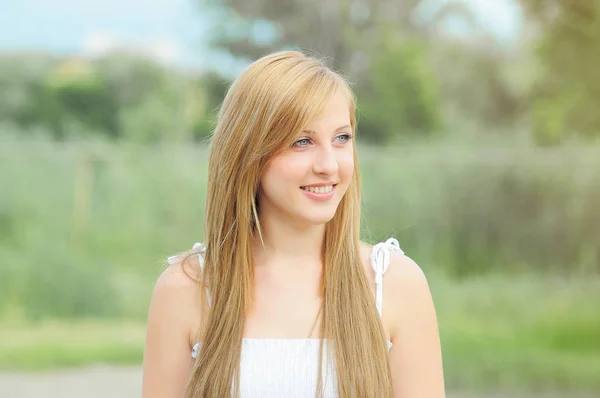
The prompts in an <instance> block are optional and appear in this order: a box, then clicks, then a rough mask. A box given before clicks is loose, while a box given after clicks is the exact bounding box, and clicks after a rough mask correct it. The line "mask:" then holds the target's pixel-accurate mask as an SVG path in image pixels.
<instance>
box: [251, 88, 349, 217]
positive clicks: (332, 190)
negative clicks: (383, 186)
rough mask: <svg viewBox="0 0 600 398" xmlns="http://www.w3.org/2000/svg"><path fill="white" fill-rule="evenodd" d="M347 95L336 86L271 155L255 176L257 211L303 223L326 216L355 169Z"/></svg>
mask: <svg viewBox="0 0 600 398" xmlns="http://www.w3.org/2000/svg"><path fill="white" fill-rule="evenodd" d="M348 108H349V107H348V98H347V97H346V96H345V95H344V94H343V93H340V92H338V93H337V94H336V95H335V96H334V97H333V98H332V100H331V101H330V103H329V104H328V105H327V106H326V107H325V109H324V110H323V112H322V113H321V114H320V115H319V116H318V117H316V118H315V119H314V120H312V121H311V122H310V123H309V124H308V125H307V126H305V128H304V129H303V131H301V132H298V135H297V139H296V142H295V143H294V145H293V146H292V147H290V148H287V149H286V150H284V151H283V152H282V153H280V154H278V155H276V156H275V157H274V158H273V159H271V161H270V162H269V164H268V165H267V168H266V170H265V172H264V174H263V176H262V178H261V181H260V192H259V198H258V201H259V209H260V216H261V218H263V217H271V216H275V217H281V218H283V219H286V218H287V219H289V220H290V221H292V222H300V223H302V224H307V223H308V224H313V225H314V224H324V223H326V222H328V221H329V220H331V219H332V218H333V216H334V214H335V211H336V209H337V207H338V205H339V203H340V201H341V200H342V197H343V196H344V194H345V193H346V190H347V189H348V186H349V185H350V181H351V180H352V173H353V171H354V146H353V145H352V141H351V140H352V139H353V137H352V134H353V132H352V127H351V126H350V112H349V109H348Z"/></svg>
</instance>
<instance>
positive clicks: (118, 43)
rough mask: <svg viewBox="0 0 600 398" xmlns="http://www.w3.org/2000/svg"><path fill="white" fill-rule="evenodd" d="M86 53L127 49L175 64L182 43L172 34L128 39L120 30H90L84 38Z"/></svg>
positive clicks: (92, 53) (99, 53) (93, 53)
mask: <svg viewBox="0 0 600 398" xmlns="http://www.w3.org/2000/svg"><path fill="white" fill-rule="evenodd" d="M82 50H83V52H84V54H86V55H88V56H92V57H97V56H102V55H105V54H107V53H110V52H113V51H126V52H130V53H135V54H141V55H145V56H149V57H151V58H153V59H155V60H156V61H158V62H161V63H164V64H175V63H177V61H178V59H179V57H180V56H181V52H182V51H181V45H180V44H179V43H178V41H177V40H176V39H175V38H173V37H171V36H157V37H148V38H145V39H142V40H140V39H138V40H126V39H124V38H123V37H122V36H121V35H119V34H118V32H114V31H107V30H99V31H89V32H88V33H86V34H85V36H84V38H83V40H82Z"/></svg>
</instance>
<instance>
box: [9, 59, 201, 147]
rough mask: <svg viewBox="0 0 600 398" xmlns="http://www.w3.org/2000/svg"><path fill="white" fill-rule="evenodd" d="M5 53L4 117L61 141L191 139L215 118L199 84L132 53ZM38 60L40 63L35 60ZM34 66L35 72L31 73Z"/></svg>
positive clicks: (25, 129) (26, 129)
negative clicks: (87, 56) (32, 58)
mask: <svg viewBox="0 0 600 398" xmlns="http://www.w3.org/2000/svg"><path fill="white" fill-rule="evenodd" d="M40 59H41V60H42V61H44V62H42V61H38V62H37V64H36V63H34V62H32V63H33V66H35V68H33V67H28V66H26V67H22V68H21V69H19V68H18V66H19V64H20V63H23V64H26V63H27V62H29V59H28V58H27V57H21V56H16V55H15V56H10V55H8V56H0V90H2V93H3V95H2V97H1V98H0V122H3V123H8V124H12V125H15V126H17V128H18V129H19V131H20V132H21V133H22V134H27V133H33V132H34V131H40V130H41V131H45V132H47V133H48V134H49V136H50V137H52V138H53V139H57V140H70V139H75V140H78V139H82V138H84V139H88V138H90V136H94V137H103V138H107V139H110V140H126V141H130V142H136V143H144V144H147V143H156V142H161V141H162V142H165V141H166V142H181V141H189V140H190V139H191V138H192V136H194V135H197V134H198V131H197V130H198V126H203V125H204V124H205V123H206V121H207V120H208V119H210V118H211V115H209V114H208V113H207V111H206V104H205V100H204V91H203V87H202V81H201V79H199V78H198V77H196V76H187V75H185V74H183V73H180V72H177V71H175V70H169V69H167V68H165V67H163V66H161V65H159V64H156V63H155V62H153V61H151V60H149V59H146V58H142V57H135V56H131V55H128V54H120V53H115V54H110V55H108V56H107V57H105V58H101V59H96V60H93V61H88V60H78V59H69V58H65V59H52V60H51V61H49V60H46V59H45V58H44V57H40ZM38 64H39V65H38ZM29 69H31V70H29Z"/></svg>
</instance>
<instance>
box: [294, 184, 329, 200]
mask: <svg viewBox="0 0 600 398" xmlns="http://www.w3.org/2000/svg"><path fill="white" fill-rule="evenodd" d="M336 185H337V184H330V185H320V186H304V187H300V189H301V190H302V191H303V192H304V194H305V195H306V196H307V197H308V198H309V199H313V200H318V201H323V200H329V199H331V198H332V197H333V195H334V194H335V186H336Z"/></svg>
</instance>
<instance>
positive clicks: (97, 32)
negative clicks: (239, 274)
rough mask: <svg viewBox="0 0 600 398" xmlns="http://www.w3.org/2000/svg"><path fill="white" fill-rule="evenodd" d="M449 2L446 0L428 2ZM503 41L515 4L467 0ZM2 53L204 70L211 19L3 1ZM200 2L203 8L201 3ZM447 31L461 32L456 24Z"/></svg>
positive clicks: (157, 10)
mask: <svg viewBox="0 0 600 398" xmlns="http://www.w3.org/2000/svg"><path fill="white" fill-rule="evenodd" d="M429 1H448V0H429ZM463 1H465V2H467V3H469V4H471V5H472V6H473V9H474V11H475V14H476V15H477V17H478V19H479V20H480V24H483V25H485V26H487V27H489V29H490V30H491V31H492V32H493V33H494V34H495V35H496V36H497V37H498V38H499V39H500V40H504V41H507V42H510V40H513V39H514V37H515V35H516V32H517V30H518V26H519V23H520V15H519V10H518V7H517V6H515V5H514V3H513V2H514V0H463ZM0 3H1V4H0V52H5V51H10V52H12V51H44V52H51V53H56V54H81V53H87V54H94V53H101V52H103V51H107V50H110V49H111V48H113V47H114V46H129V47H135V48H138V49H139V48H143V49H145V50H146V51H147V52H148V53H150V54H151V55H153V56H155V57H156V58H157V59H158V60H160V61H163V62H165V63H170V64H176V65H186V66H198V67H201V66H202V65H203V55H205V54H206V49H205V48H204V47H203V45H202V43H203V42H202V38H203V37H204V36H206V29H208V26H207V25H208V24H207V23H206V22H207V18H208V17H207V16H206V14H203V12H202V10H201V9H199V7H197V6H195V4H194V0H0ZM196 3H199V1H197V2H196ZM449 26H450V27H451V28H452V29H453V30H455V31H457V32H460V31H461V29H462V26H461V24H460V22H459V21H458V22H457V21H449Z"/></svg>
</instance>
